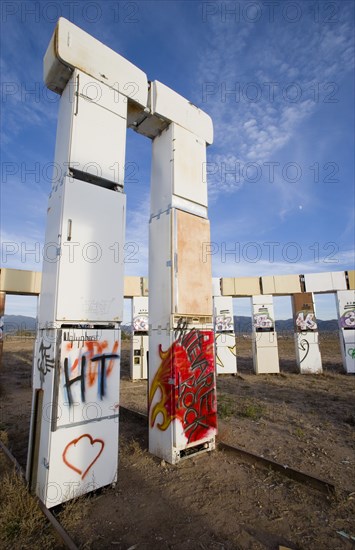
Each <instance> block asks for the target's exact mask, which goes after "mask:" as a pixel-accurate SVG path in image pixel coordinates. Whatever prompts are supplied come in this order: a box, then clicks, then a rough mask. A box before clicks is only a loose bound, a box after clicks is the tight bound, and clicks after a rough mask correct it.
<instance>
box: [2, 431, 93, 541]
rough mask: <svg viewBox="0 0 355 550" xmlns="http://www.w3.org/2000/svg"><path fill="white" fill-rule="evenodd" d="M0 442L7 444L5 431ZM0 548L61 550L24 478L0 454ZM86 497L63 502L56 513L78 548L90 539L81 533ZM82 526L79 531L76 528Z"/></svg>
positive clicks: (87, 505)
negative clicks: (79, 542) (75, 537)
mask: <svg viewBox="0 0 355 550" xmlns="http://www.w3.org/2000/svg"><path fill="white" fill-rule="evenodd" d="M0 439H1V441H2V442H3V443H4V444H5V445H7V443H8V437H7V433H6V432H5V431H0ZM0 470H1V483H0V502H1V507H0V548H11V550H20V549H21V550H22V549H27V548H28V549H30V548H31V549H34V548H35V549H36V548H40V549H41V550H42V549H43V550H54V549H58V548H62V546H61V544H60V541H59V539H58V538H57V536H56V533H55V531H54V530H53V528H52V526H51V525H50V523H49V522H48V521H47V519H46V517H45V516H44V515H43V513H42V511H41V510H40V508H39V506H38V504H37V501H36V499H35V498H33V497H32V496H31V495H30V493H29V492H28V489H27V486H26V484H25V481H24V480H23V478H22V477H21V476H20V475H19V474H18V473H17V472H16V470H14V469H12V467H10V466H9V463H8V461H7V459H6V458H5V456H4V455H3V453H0ZM88 508H89V502H88V497H85V496H83V497H78V498H74V499H72V500H70V501H69V502H67V503H65V504H64V505H63V506H62V507H61V508H60V511H59V512H58V513H57V514H56V517H57V519H58V521H59V522H60V523H61V525H62V526H63V527H64V529H65V530H66V531H67V532H68V534H69V535H70V536H71V537H73V536H76V535H77V538H78V539H79V540H81V541H85V542H83V543H82V544H81V545H80V548H87V547H88V546H89V545H90V543H91V540H90V539H89V536H88V534H87V533H86V532H85V530H84V531H83V528H82V525H83V520H84V518H85V517H86V515H87V513H88ZM79 525H81V528H80V532H79V531H78V526H79Z"/></svg>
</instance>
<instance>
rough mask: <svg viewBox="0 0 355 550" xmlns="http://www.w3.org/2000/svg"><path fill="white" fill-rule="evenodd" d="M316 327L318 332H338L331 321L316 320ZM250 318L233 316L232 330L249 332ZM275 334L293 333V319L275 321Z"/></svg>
mask: <svg viewBox="0 0 355 550" xmlns="http://www.w3.org/2000/svg"><path fill="white" fill-rule="evenodd" d="M317 325H318V330H319V332H333V331H336V330H338V321H337V320H336V319H331V320H329V321H322V320H320V319H317ZM251 329H252V327H251V318H250V317H243V316H237V315H234V330H235V332H237V333H240V332H251ZM276 331H277V332H293V319H280V320H278V321H276Z"/></svg>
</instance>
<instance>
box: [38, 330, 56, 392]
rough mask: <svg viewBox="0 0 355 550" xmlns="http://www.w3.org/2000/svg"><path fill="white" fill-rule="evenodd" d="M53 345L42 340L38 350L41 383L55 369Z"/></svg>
mask: <svg viewBox="0 0 355 550" xmlns="http://www.w3.org/2000/svg"><path fill="white" fill-rule="evenodd" d="M53 355H54V354H53V345H52V344H51V343H49V344H48V346H46V345H45V344H44V342H43V340H41V344H40V346H39V350H38V359H37V369H38V370H39V373H40V380H41V384H43V383H44V379H45V376H46V374H47V373H48V372H49V371H50V370H51V369H54V356H53Z"/></svg>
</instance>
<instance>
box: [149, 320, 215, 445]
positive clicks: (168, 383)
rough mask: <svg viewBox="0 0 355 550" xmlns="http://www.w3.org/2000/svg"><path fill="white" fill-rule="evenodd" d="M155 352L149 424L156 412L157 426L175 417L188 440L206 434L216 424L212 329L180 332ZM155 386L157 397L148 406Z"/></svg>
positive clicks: (206, 435) (201, 437) (190, 440)
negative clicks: (157, 362)
mask: <svg viewBox="0 0 355 550" xmlns="http://www.w3.org/2000/svg"><path fill="white" fill-rule="evenodd" d="M159 355H160V358H161V359H162V362H161V364H160V366H159V369H158V370H157V372H156V374H155V377H154V379H153V381H152V384H151V387H150V392H149V409H150V425H151V426H152V427H153V426H154V424H155V421H156V419H157V416H158V415H159V413H160V414H161V415H162V417H163V420H162V422H160V423H158V424H157V427H158V428H159V429H160V430H166V429H167V428H168V426H169V425H170V423H171V421H172V420H173V419H178V420H180V421H181V423H182V426H183V429H184V433H185V435H186V437H187V440H188V442H189V443H191V442H195V441H199V440H200V439H204V438H206V437H208V436H209V435H210V434H211V431H214V430H215V429H216V427H217V410H216V383H215V372H214V356H213V332H212V331H200V330H197V329H193V330H191V331H188V332H183V333H182V334H181V336H180V337H179V338H178V339H177V340H176V341H175V342H174V343H173V345H172V346H171V347H170V348H169V349H168V350H167V351H163V350H162V349H161V346H160V347H159ZM158 389H159V390H160V393H161V399H160V401H158V402H157V403H155V404H154V406H152V402H153V399H154V396H155V394H156V392H157V390H158Z"/></svg>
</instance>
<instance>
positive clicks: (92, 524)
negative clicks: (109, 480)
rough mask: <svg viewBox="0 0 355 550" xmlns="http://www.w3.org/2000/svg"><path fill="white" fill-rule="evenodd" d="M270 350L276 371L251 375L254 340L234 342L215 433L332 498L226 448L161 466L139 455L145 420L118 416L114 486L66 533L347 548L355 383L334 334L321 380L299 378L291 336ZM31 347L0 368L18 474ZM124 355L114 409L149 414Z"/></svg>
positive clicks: (354, 530) (91, 540)
mask: <svg viewBox="0 0 355 550" xmlns="http://www.w3.org/2000/svg"><path fill="white" fill-rule="evenodd" d="M279 344H280V357H281V371H282V372H281V374H280V375H268V376H266V375H262V376H255V375H254V374H253V373H252V359H251V342H250V341H249V340H248V338H240V339H238V352H239V357H238V372H239V373H238V375H237V376H224V377H219V378H218V403H219V437H220V439H222V440H224V441H226V442H229V443H231V444H235V445H238V446H240V447H243V448H245V449H246V450H248V451H252V452H256V453H259V454H262V455H264V456H265V457H268V458H272V459H274V460H276V461H278V462H281V463H283V464H287V465H289V466H292V467H294V468H297V469H300V470H303V471H305V472H307V473H309V474H311V475H315V476H318V477H321V478H324V479H327V480H329V481H331V482H332V483H334V484H335V486H336V488H337V494H336V496H335V497H331V496H328V497H327V496H325V495H323V494H321V493H319V492H317V491H315V490H314V489H311V488H308V487H305V486H303V485H301V484H298V483H295V482H293V481H291V480H289V479H287V478H285V477H284V476H282V475H281V474H276V473H273V472H271V471H267V470H265V469H260V468H257V467H253V465H251V464H248V463H246V462H243V460H241V459H240V458H238V457H236V456H234V455H233V454H231V453H228V452H222V451H215V452H213V453H209V454H204V455H201V456H199V457H195V458H190V459H188V460H184V461H182V462H181V463H180V464H179V465H178V466H170V465H168V464H165V463H164V462H161V461H160V460H159V459H157V458H155V457H153V456H151V455H150V454H149V453H148V451H147V427H146V425H145V423H144V422H141V421H136V420H134V419H132V418H130V417H128V415H125V414H122V415H121V420H120V449H119V457H120V461H119V476H118V482H117V484H116V486H115V487H109V488H105V489H103V490H101V491H97V492H96V493H95V494H92V495H90V496H87V497H84V500H82V499H80V500H79V501H78V502H77V503H76V507H77V510H76V509H75V506H73V507H72V508H71V514H72V517H73V518H75V521H72V522H71V523H70V524H69V527H68V529H69V532H70V534H71V535H72V537H73V538H74V540H75V541H76V543H77V544H78V545H79V546H80V547H82V548H92V549H101V548H102V549H106V548H117V549H125V550H128V549H131V550H133V549H134V550H135V549H137V550H150V549H153V548H154V549H157V550H165V549H179V550H180V549H181V550H190V549H191V550H192V549H193V550H195V549H202V550H203V549H210V550H214V549H216V550H217V549H218V550H220V549H223V548H224V549H226V550H229V549H241V550H247V549H251V550H254V549H255V550H258V549H270V550H272V549H277V550H278V548H279V546H280V545H283V546H286V547H289V548H293V549H296V548H297V549H312V550H313V549H314V550H319V549H326V550H327V549H329V550H334V549H345V550H346V549H347V548H349V549H350V548H353V545H352V543H351V542H350V541H349V540H348V539H346V538H345V537H344V536H342V535H339V534H338V533H337V531H343V532H345V533H347V534H349V535H353V536H354V535H355V524H354V517H355V468H354V464H355V452H354V448H355V444H354V443H355V442H354V432H355V412H354V389H355V377H353V376H347V375H345V374H343V371H342V365H341V356H340V350H339V343H338V337H337V335H327V336H326V338H324V337H323V338H322V340H321V346H322V347H321V352H322V357H323V366H324V373H323V374H322V375H318V376H312V375H307V376H306V375H300V374H298V373H297V369H296V365H295V359H294V357H295V353H294V343H293V339H292V338H287V337H284V338H281V339H280V340H279ZM32 349H33V340H32V339H29V338H27V339H26V338H22V339H21V338H17V339H16V338H12V339H11V338H9V339H8V340H7V341H6V342H5V348H4V357H3V367H2V371H1V372H0V392H1V393H0V399H1V401H0V403H1V404H0V407H1V409H0V413H1V426H0V429H2V430H5V431H6V432H7V437H8V446H9V448H10V449H11V451H12V452H13V454H14V455H15V457H16V458H17V460H18V461H19V462H20V464H21V465H22V466H23V467H24V466H25V463H26V454H27V439H28V430H29V421H30V414H31V387H30V381H31V365H32ZM122 354H123V361H122V379H121V404H122V405H124V406H126V407H129V408H132V409H135V410H138V411H141V412H144V413H146V403H147V397H146V393H147V384H146V382H144V381H139V382H135V383H133V382H131V381H130V380H129V377H128V373H129V364H128V361H129V352H128V343H126V342H123V352H122ZM0 475H1V476H3V475H4V473H3V472H2V473H1V474H0ZM83 506H85V514H84V517H83V515H82V514H79V513H78V511H79V509H80V508H82V507H83ZM67 515H68V514H67ZM19 537H20V535H18V537H17V539H16V541H14V544H13V545H11V546H5V547H9V548H10V547H11V548H25V547H31V548H43V547H52V548H55V547H58V545H56V544H53V546H50V545H49V546H48V544H49V543H48V538H47V540H46V544H47V545H46V546H44V545H43V544H42V543H41V538H40V535H39V538H38V542H37V546H36V543H35V544H34V545H33V543H32V544H31V546H27V545H26V544H25V542H21V538H19ZM0 541H1V538H0ZM0 546H1V542H0Z"/></svg>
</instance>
